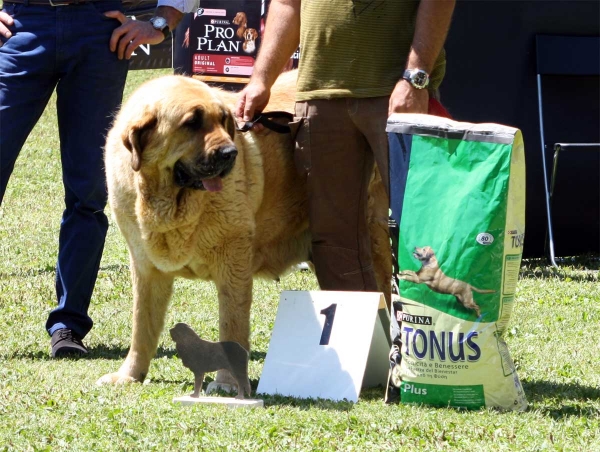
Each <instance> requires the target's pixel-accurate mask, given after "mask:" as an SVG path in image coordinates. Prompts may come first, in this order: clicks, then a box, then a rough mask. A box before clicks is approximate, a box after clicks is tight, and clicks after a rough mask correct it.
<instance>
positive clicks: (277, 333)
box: [256, 291, 390, 402]
mask: <svg viewBox="0 0 600 452" xmlns="http://www.w3.org/2000/svg"><path fill="white" fill-rule="evenodd" d="M388 338H389V314H388V311H387V309H386V305H385V301H384V299H383V295H382V294H380V293H376V292H330V291H313V292H306V291H303V292H302V291H297V292H291V291H290V292H283V293H282V294H281V298H280V301H279V308H278V310H277V316H276V318H275V325H274V327H273V333H272V335H271V342H270V344H269V351H268V352H267V356H266V358H265V365H264V367H263V371H262V375H261V377H260V381H259V383H258V388H257V391H256V392H257V393H258V394H280V395H285V396H293V397H301V398H323V399H331V400H344V399H346V400H350V401H353V402H356V401H358V396H359V394H360V390H361V387H370V386H376V385H378V384H382V385H384V386H385V384H386V379H387V375H388V369H389V359H388V356H389V352H390V342H389V339H388Z"/></svg>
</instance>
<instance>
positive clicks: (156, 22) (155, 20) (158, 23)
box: [148, 16, 171, 39]
mask: <svg viewBox="0 0 600 452" xmlns="http://www.w3.org/2000/svg"><path fill="white" fill-rule="evenodd" d="M148 22H150V23H151V24H152V26H153V27H154V29H155V30H158V31H162V34H163V36H164V37H165V39H167V38H168V37H169V33H171V30H169V23H168V22H167V19H165V18H164V17H160V16H154V17H151V18H150V20H149V21H148Z"/></svg>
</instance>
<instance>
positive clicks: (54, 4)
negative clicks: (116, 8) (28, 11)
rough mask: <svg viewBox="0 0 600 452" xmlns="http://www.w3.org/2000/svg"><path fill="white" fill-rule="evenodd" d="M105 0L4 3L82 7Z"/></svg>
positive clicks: (37, 0)
mask: <svg viewBox="0 0 600 452" xmlns="http://www.w3.org/2000/svg"><path fill="white" fill-rule="evenodd" d="M100 1H106V0H6V1H5V2H4V3H20V4H28V5H36V6H40V5H43V6H68V5H83V4H85V3H91V2H100Z"/></svg>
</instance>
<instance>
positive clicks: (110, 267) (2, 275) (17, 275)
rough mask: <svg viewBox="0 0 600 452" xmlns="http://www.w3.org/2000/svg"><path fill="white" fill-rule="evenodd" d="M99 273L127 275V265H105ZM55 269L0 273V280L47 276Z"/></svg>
mask: <svg viewBox="0 0 600 452" xmlns="http://www.w3.org/2000/svg"><path fill="white" fill-rule="evenodd" d="M99 271H101V272H102V271H104V272H116V271H119V272H121V271H124V272H127V273H129V265H124V264H112V265H106V266H104V267H100V270H99ZM55 272H56V267H55V266H54V264H53V265H46V266H45V267H43V268H29V269H27V270H19V271H16V272H12V273H2V272H0V279H8V278H27V277H31V276H40V275H47V274H49V273H55Z"/></svg>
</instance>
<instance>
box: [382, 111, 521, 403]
mask: <svg viewBox="0 0 600 452" xmlns="http://www.w3.org/2000/svg"><path fill="white" fill-rule="evenodd" d="M386 130H387V132H388V137H389V143H390V235H391V242H392V251H393V255H394V258H393V261H394V283H395V286H396V290H397V294H396V295H395V296H394V300H393V303H392V325H391V334H392V342H393V345H392V350H391V353H390V375H389V380H388V387H387V391H386V401H387V402H393V401H400V402H402V403H416V404H425V405H432V406H451V407H459V408H467V409H479V408H483V407H499V408H502V409H510V410H524V409H525V408H526V407H527V401H526V399H525V394H524V393H523V388H522V386H521V383H520V381H519V377H518V376H517V372H516V370H515V366H514V364H513V361H512V359H511V357H510V354H509V352H508V349H507V346H506V343H505V341H504V338H503V335H504V333H505V331H506V329H507V328H508V325H509V321H510V315H511V311H512V308H513V304H514V301H515V290H516V286H517V279H518V275H519V268H520V264H521V255H522V251H523V238H524V234H525V161H524V150H523V138H522V135H521V132H520V131H519V130H518V129H515V128H512V127H507V126H503V125H498V124H469V123H462V122H456V121H451V120H448V119H445V118H440V117H436V116H428V115H408V114H395V115H392V116H390V118H389V119H388V124H387V129H386Z"/></svg>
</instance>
